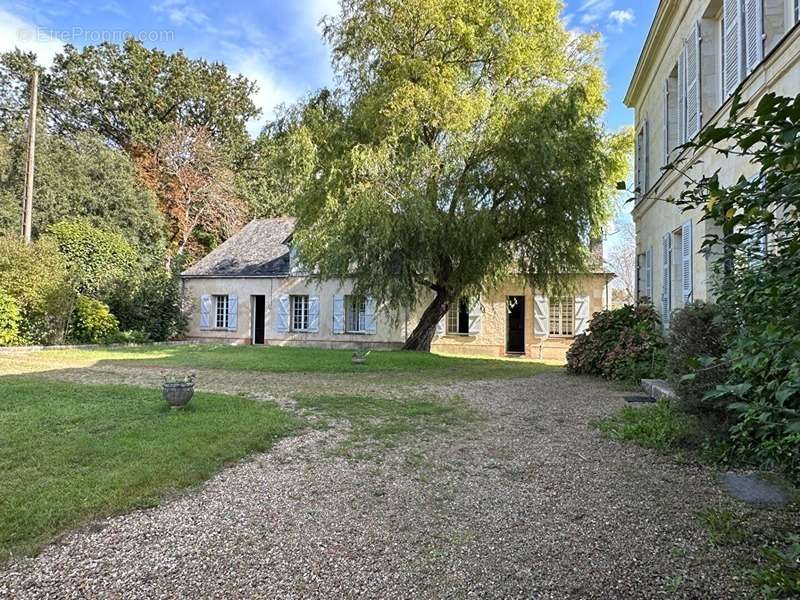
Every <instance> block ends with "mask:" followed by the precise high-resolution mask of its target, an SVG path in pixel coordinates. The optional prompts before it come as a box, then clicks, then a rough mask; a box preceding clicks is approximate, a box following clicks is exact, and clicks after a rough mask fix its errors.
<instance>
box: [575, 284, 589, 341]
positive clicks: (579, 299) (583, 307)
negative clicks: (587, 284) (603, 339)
mask: <svg viewBox="0 0 800 600" xmlns="http://www.w3.org/2000/svg"><path fill="white" fill-rule="evenodd" d="M588 327H589V296H587V295H585V294H582V295H580V296H575V335H580V334H582V333H586V329H587V328H588Z"/></svg>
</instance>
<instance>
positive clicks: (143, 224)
mask: <svg viewBox="0 0 800 600" xmlns="http://www.w3.org/2000/svg"><path fill="white" fill-rule="evenodd" d="M37 147H38V151H37V153H36V176H35V178H34V212H33V234H34V236H38V235H40V234H42V233H43V232H45V231H46V230H47V229H48V228H49V227H51V226H52V225H54V224H56V223H58V222H60V221H64V220H74V219H85V220H87V221H89V222H90V223H92V224H94V225H97V226H102V227H105V228H113V229H117V230H119V231H120V232H121V233H122V234H123V235H124V236H125V238H126V239H127V240H128V241H129V242H130V243H132V244H135V245H136V246H137V247H138V248H139V249H140V250H141V251H142V252H144V253H145V254H148V255H152V256H153V257H158V258H159V259H160V256H161V255H163V250H164V230H165V222H164V219H163V217H162V216H161V214H160V212H159V210H158V206H157V204H156V197H155V195H154V194H153V193H152V192H150V191H149V190H148V189H147V188H145V187H144V186H143V185H141V184H140V183H139V182H138V181H137V179H136V173H135V171H134V167H133V164H132V163H131V160H130V158H129V157H128V156H127V155H126V154H125V153H124V152H121V151H120V150H116V149H113V148H110V147H109V146H108V145H107V144H105V143H104V142H103V141H102V140H101V139H99V138H98V137H97V136H93V135H91V134H88V133H84V134H80V135H78V136H77V137H76V138H75V139H74V140H70V139H67V138H65V137H63V136H57V135H51V134H47V133H45V132H40V134H39V139H38V143H37ZM24 169H25V153H24V144H23V143H22V140H21V139H20V137H19V136H17V137H14V138H10V136H9V137H6V136H4V135H3V134H2V133H0V231H4V232H6V233H10V232H16V231H18V230H19V220H20V215H19V211H20V203H21V198H22V186H23V182H24Z"/></svg>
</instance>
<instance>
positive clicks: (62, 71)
mask: <svg viewBox="0 0 800 600" xmlns="http://www.w3.org/2000/svg"><path fill="white" fill-rule="evenodd" d="M0 66H2V67H3V68H2V69H0V84H2V88H0V132H2V131H4V130H9V129H11V130H14V129H16V130H19V129H20V128H21V127H22V119H21V117H20V115H21V114H23V112H24V109H25V107H26V106H27V83H26V82H27V81H28V79H29V74H30V72H31V70H32V69H33V68H36V61H35V56H34V55H32V54H25V53H22V52H19V51H15V52H10V53H5V54H0ZM255 89H256V88H255V84H254V83H253V82H251V81H248V80H247V79H246V78H244V77H242V76H240V75H233V74H231V73H229V72H228V70H227V68H226V67H225V65H223V64H221V63H211V62H207V61H205V60H200V59H190V58H188V57H187V56H186V55H185V54H183V52H180V51H179V52H176V53H173V54H170V53H166V52H164V51H162V50H158V49H149V48H146V47H145V46H144V45H143V44H142V43H141V42H139V41H137V40H134V39H128V40H126V41H125V42H124V43H123V44H121V45H117V44H112V43H103V44H100V45H98V46H85V47H84V48H82V49H80V50H78V49H76V48H73V47H72V46H66V47H65V50H64V52H63V53H60V54H58V55H56V57H55V59H54V61H53V65H52V67H50V68H49V69H47V70H43V72H42V74H41V77H40V90H41V97H40V106H41V109H40V111H41V117H42V118H41V119H40V120H41V122H42V123H43V124H45V125H46V129H47V130H48V131H49V132H51V133H52V134H54V135H55V136H58V138H59V140H58V143H59V144H70V143H72V142H74V140H75V139H80V137H81V136H83V135H86V134H88V135H90V136H92V137H93V138H94V137H97V138H99V140H100V142H99V143H101V144H105V145H106V146H108V147H109V152H111V151H113V149H121V150H122V151H124V152H125V153H127V154H128V158H129V159H130V161H131V162H132V164H133V168H134V171H135V174H136V176H137V179H138V181H139V182H140V183H141V184H143V185H144V186H145V187H146V188H147V189H149V190H150V191H151V192H153V193H155V194H156V195H157V198H158V207H159V209H160V211H161V212H162V214H163V216H164V217H165V219H166V221H167V225H168V229H169V237H170V238H171V239H178V238H181V237H182V236H183V234H184V233H185V226H186V222H185V219H184V216H185V215H183V212H184V211H183V210H182V203H183V202H184V198H183V196H182V195H181V193H180V192H179V190H180V187H181V185H182V184H181V182H179V181H176V177H175V174H174V173H172V172H170V171H169V170H166V171H165V170H164V169H163V168H162V167H164V164H165V163H163V162H161V161H159V159H158V152H159V149H160V147H161V145H162V143H163V141H164V140H165V139H169V138H170V137H171V136H172V134H173V132H174V131H176V130H198V131H204V132H208V134H209V136H210V140H211V142H212V144H213V148H214V152H215V153H216V154H217V155H218V157H219V161H220V162H221V163H222V164H221V166H222V167H224V168H225V169H227V170H229V171H231V172H232V174H235V173H237V172H238V171H239V170H240V169H241V168H243V164H244V163H245V162H247V161H249V160H250V159H249V156H250V154H251V153H250V150H251V147H252V141H251V139H250V136H249V135H248V133H247V129H246V125H247V122H248V121H249V120H250V119H252V118H253V117H256V116H257V115H258V114H259V110H258V109H257V108H256V106H255V104H254V103H253V100H252V96H253V94H254V92H255ZM67 140H69V141H67ZM61 149H62V150H63V148H61ZM109 152H106V153H104V154H103V155H102V156H99V157H98V161H97V162H98V164H97V165H96V170H95V171H94V172H95V173H97V174H99V173H101V172H103V171H100V169H101V168H102V167H103V166H110V165H103V164H102V163H103V159H111V158H112V157H113V155H112V154H110V153H109ZM39 154H42V150H40V152H39ZM119 172H120V174H121V175H122V176H123V177H127V173H128V172H129V169H123V170H121V171H119ZM111 173H113V171H112V172H111ZM70 174H72V173H70ZM105 177H107V178H110V177H113V175H110V174H106V175H105ZM101 179H102V178H101ZM15 182H17V185H20V186H21V185H22V183H21V182H20V180H19V177H17V178H16V179H15ZM71 185H72V182H71V181H70V179H69V178H65V179H64V183H63V185H62V186H61V187H62V188H66V189H69V188H70V186H71ZM79 187H80V186H79ZM242 190H245V191H246V188H245V187H244V186H242ZM236 191H238V190H236ZM217 197H218V198H220V199H222V200H226V201H227V200H230V198H229V197H222V196H217ZM233 200H235V202H220V203H218V204H213V203H212V204H211V205H210V206H209V207H208V208H209V209H208V210H206V211H205V214H206V215H207V216H206V219H205V220H206V222H204V223H202V224H201V226H200V227H198V231H200V232H201V233H203V232H205V233H209V234H211V236H212V237H214V238H218V237H222V238H223V239H224V237H225V236H226V235H229V234H230V226H229V225H230V223H229V219H228V216H229V215H230V214H231V211H230V210H228V209H229V208H230V207H231V206H232V205H235V206H236V207H237V211H238V212H241V210H238V209H239V208H241V207H245V208H246V205H245V203H244V202H243V200H241V199H238V198H234V199H233ZM137 206H138V205H137ZM7 212H8V211H7V209H6V210H2V209H0V218H2V217H3V214H4V213H7ZM214 217H216V218H217V221H213V218H214ZM6 219H7V217H6ZM190 233H191V229H190ZM185 246H186V244H182V245H181V244H174V245H171V246H170V248H171V250H172V251H173V252H177V251H178V250H179V249H181V248H183V247H185ZM198 250H202V244H200V247H199V248H198Z"/></svg>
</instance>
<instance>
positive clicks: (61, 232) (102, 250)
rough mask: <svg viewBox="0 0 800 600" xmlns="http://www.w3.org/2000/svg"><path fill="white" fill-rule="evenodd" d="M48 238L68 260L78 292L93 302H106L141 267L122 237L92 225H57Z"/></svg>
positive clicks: (87, 223) (49, 231)
mask: <svg viewBox="0 0 800 600" xmlns="http://www.w3.org/2000/svg"><path fill="white" fill-rule="evenodd" d="M46 237H51V238H53V239H54V240H55V242H56V243H57V245H58V249H59V252H61V254H62V255H63V256H64V259H65V260H66V264H67V268H68V270H69V272H70V275H71V278H72V281H73V285H74V287H75V291H76V292H78V293H80V294H84V295H87V296H90V297H92V298H105V297H106V296H108V295H109V293H110V292H111V290H112V289H113V288H114V286H116V285H118V284H119V283H120V282H122V281H124V280H125V279H127V278H128V277H131V276H133V275H134V274H135V273H136V270H137V269H138V267H139V260H138V256H137V254H136V251H135V250H134V248H133V247H132V246H131V245H130V244H128V242H126V241H125V238H123V237H122V235H120V234H119V233H116V232H112V231H107V230H104V229H100V228H98V227H95V226H94V225H92V224H91V223H89V222H88V221H81V220H75V221H62V222H61V223H56V224H55V225H53V226H51V227H50V228H49V229H48V230H47V234H46Z"/></svg>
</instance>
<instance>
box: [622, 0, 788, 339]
mask: <svg viewBox="0 0 800 600" xmlns="http://www.w3.org/2000/svg"><path fill="white" fill-rule="evenodd" d="M799 21H800V0H661V2H660V3H659V6H658V9H657V11H656V15H655V19H654V21H653V23H652V25H651V27H650V31H649V33H648V36H647V40H646V41H645V45H644V49H643V50H642V54H641V56H640V57H639V62H638V64H637V66H636V71H635V72H634V75H633V80H632V81H631V84H630V87H629V89H628V92H627V94H626V97H625V104H626V105H627V106H628V107H629V108H633V109H635V112H636V155H635V187H636V203H635V206H634V209H633V219H634V222H635V223H636V248H637V270H638V278H637V279H638V291H637V294H638V297H639V298H644V297H647V298H650V299H651V300H652V302H653V303H654V304H655V305H656V306H657V307H658V309H659V311H660V312H661V314H662V319H663V320H664V322H665V326H666V327H669V316H670V314H671V312H672V311H674V310H676V309H679V308H681V307H683V306H684V305H685V304H686V303H687V302H691V301H693V300H706V299H708V296H709V284H710V281H709V278H710V276H711V265H710V264H709V262H708V261H707V260H706V258H705V257H704V256H703V255H701V254H700V253H699V250H700V245H701V243H702V241H703V237H704V236H705V234H706V233H708V229H707V228H708V227H710V224H708V223H704V222H701V221H699V214H698V213H697V212H695V213H683V212H682V211H681V209H679V208H678V207H676V206H674V205H673V204H671V203H670V202H668V201H666V199H669V198H675V197H677V196H679V194H680V193H681V191H682V190H683V189H685V182H686V178H685V177H684V176H681V175H679V174H678V173H676V172H674V171H670V172H665V171H664V170H663V167H664V166H665V165H666V164H668V163H670V162H672V161H675V160H679V159H681V158H684V157H681V155H680V151H679V150H678V147H679V146H680V145H681V144H683V143H684V142H686V141H688V140H691V139H693V138H694V137H695V136H697V134H698V133H699V132H700V131H701V130H702V129H703V128H704V127H708V126H709V125H711V124H714V123H719V122H724V121H725V120H727V118H728V115H729V113H730V108H731V102H732V101H731V98H732V96H733V95H734V93H735V92H736V91H737V90H738V91H739V93H740V95H741V97H742V101H743V102H745V113H746V112H748V111H752V110H753V109H754V108H755V106H756V105H757V104H758V101H759V100H760V98H761V97H762V96H763V95H764V94H766V93H768V92H775V93H776V94H778V95H782V96H792V97H794V96H796V95H797V94H799V93H800V26H799V25H798V22H799ZM684 167H685V168H687V169H688V173H689V175H690V176H697V175H699V174H701V173H705V174H712V173H713V172H715V171H717V170H719V172H720V180H721V183H722V184H723V185H726V184H730V183H733V182H735V181H736V180H738V179H739V177H740V176H742V175H744V176H745V177H751V176H754V175H755V173H756V172H757V167H756V166H755V165H752V164H749V162H748V160H747V158H742V157H737V156H733V155H731V156H729V157H728V158H723V157H721V156H720V155H719V154H717V153H716V152H714V151H711V150H704V151H702V152H699V153H697V154H696V155H693V156H691V157H690V160H689V161H688V162H687V163H685V164H684Z"/></svg>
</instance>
